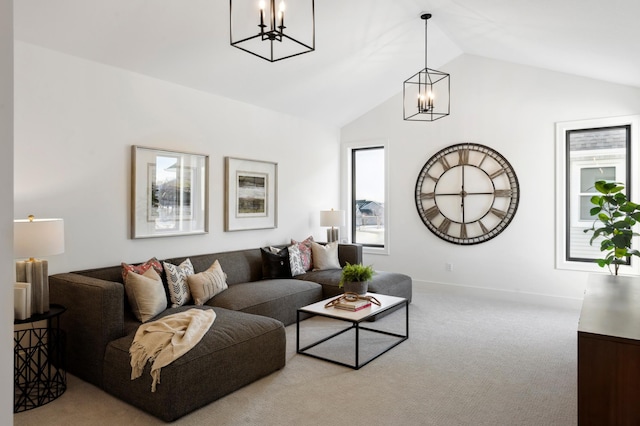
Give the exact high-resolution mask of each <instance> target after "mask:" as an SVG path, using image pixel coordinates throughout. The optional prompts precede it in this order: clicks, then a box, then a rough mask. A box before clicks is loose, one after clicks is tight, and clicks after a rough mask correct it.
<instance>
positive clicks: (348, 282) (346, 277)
mask: <svg viewBox="0 0 640 426" xmlns="http://www.w3.org/2000/svg"><path fill="white" fill-rule="evenodd" d="M374 273H375V272H374V270H373V267H372V266H371V265H367V266H365V265H363V264H361V263H356V264H353V265H352V264H350V263H349V262H347V264H346V265H345V266H344V268H342V276H341V277H340V287H343V286H344V291H345V293H347V292H348V293H357V294H366V292H367V290H368V289H369V281H371V278H372V277H373V274H374Z"/></svg>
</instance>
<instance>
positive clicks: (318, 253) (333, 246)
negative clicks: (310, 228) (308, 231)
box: [311, 241, 341, 271]
mask: <svg viewBox="0 0 640 426" xmlns="http://www.w3.org/2000/svg"><path fill="white" fill-rule="evenodd" d="M311 252H312V253H313V256H312V259H313V270H314V271H321V270H323V269H341V266H340V260H339V259H338V242H337V241H334V242H332V243H328V244H326V245H322V244H318V243H316V242H315V241H314V242H312V243H311Z"/></svg>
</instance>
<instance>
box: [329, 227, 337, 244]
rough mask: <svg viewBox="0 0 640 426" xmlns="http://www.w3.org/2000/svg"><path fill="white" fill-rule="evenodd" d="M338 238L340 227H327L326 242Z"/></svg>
mask: <svg viewBox="0 0 640 426" xmlns="http://www.w3.org/2000/svg"><path fill="white" fill-rule="evenodd" d="M339 240H340V228H329V229H327V242H328V243H332V242H334V241H339Z"/></svg>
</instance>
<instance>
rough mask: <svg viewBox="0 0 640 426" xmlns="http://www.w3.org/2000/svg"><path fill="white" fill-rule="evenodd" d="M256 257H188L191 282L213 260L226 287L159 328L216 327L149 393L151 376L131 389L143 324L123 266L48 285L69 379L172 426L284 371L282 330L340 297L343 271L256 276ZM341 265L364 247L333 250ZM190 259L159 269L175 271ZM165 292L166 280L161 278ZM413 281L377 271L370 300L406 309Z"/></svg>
mask: <svg viewBox="0 0 640 426" xmlns="http://www.w3.org/2000/svg"><path fill="white" fill-rule="evenodd" d="M263 256H264V255H263V253H262V252H261V249H260V248H255V249H246V250H238V251H228V252H221V253H211V254H202V255H196V256H189V257H188V259H190V261H191V263H192V265H193V269H194V271H195V273H198V272H200V271H205V270H207V268H208V267H209V266H210V265H211V264H212V263H213V262H214V261H215V260H218V261H219V264H220V266H221V267H222V270H223V271H224V273H225V274H226V282H227V285H228V288H227V289H226V290H224V291H222V292H221V293H219V294H217V295H215V296H214V297H213V298H211V299H210V300H208V301H207V302H206V303H205V304H204V305H203V306H194V305H184V306H179V307H175V308H173V307H171V304H170V303H169V304H168V308H167V309H166V310H164V311H163V312H162V313H160V314H159V315H157V316H156V317H154V318H153V319H158V318H161V317H164V316H167V315H170V314H173V313H177V312H181V311H185V310H187V309H191V308H196V309H213V310H214V311H215V313H216V319H215V321H214V324H213V326H212V327H211V328H210V329H209V330H208V332H207V333H206V334H205V335H204V337H203V338H202V340H201V341H200V342H199V343H198V344H197V345H196V346H194V347H193V349H191V350H190V351H189V352H187V353H186V354H185V355H183V356H182V357H180V358H178V359H177V360H175V361H174V362H172V363H171V364H169V365H167V366H165V367H164V368H162V372H161V381H160V383H159V384H158V385H157V389H156V391H155V392H151V391H150V389H151V382H152V379H151V376H150V374H149V370H150V367H149V365H147V366H146V367H145V370H144V372H143V374H142V376H141V377H139V378H137V379H136V380H131V366H130V357H129V348H130V347H131V344H132V342H133V338H134V335H135V332H136V330H137V329H138V327H139V326H140V325H141V321H140V320H139V319H137V318H136V317H135V316H134V314H133V313H132V309H131V306H130V304H129V303H128V301H127V295H126V292H125V286H124V281H123V276H122V267H121V266H111V267H102V268H97V269H89V270H83V271H76V272H70V273H61V274H56V275H52V276H51V277H50V279H49V280H50V301H51V303H56V304H60V305H63V306H65V307H66V308H67V310H66V312H65V314H64V315H62V316H61V317H60V328H61V329H62V330H63V332H64V333H65V335H66V353H65V355H66V364H67V369H68V371H69V373H71V374H73V375H75V376H77V377H79V378H81V379H83V380H86V381H87V382H90V383H92V384H94V385H96V386H98V387H100V388H102V389H104V390H105V391H106V392H108V393H110V394H112V395H114V396H116V397H118V398H120V399H122V400H124V401H126V402H128V403H130V404H132V405H134V406H136V407H138V408H140V409H142V410H144V411H146V412H148V413H150V414H152V415H154V416H156V417H158V418H160V419H162V420H164V421H167V422H170V421H173V420H176V419H177V418H179V417H182V416H184V415H185V414H188V413H189V412H191V411H193V410H196V409H198V408H200V407H202V406H204V405H206V404H208V403H210V402H212V401H215V400H216V399H219V398H221V397H223V396H224V395H227V394H229V393H231V392H233V391H235V390H237V389H239V388H241V387H243V386H245V385H247V384H249V383H251V382H253V381H255V380H258V379H260V378H262V377H264V376H266V375H269V374H271V373H272V372H274V371H276V370H279V369H281V368H283V367H284V366H285V353H286V346H285V345H286V340H285V330H284V327H285V326H286V325H289V324H292V323H294V322H295V321H296V310H297V309H298V308H300V307H302V306H305V305H307V304H310V303H314V302H317V301H320V300H322V299H324V298H327V297H331V296H334V295H337V294H339V293H341V292H342V290H341V289H339V281H340V273H341V270H340V269H328V270H319V271H313V270H310V271H308V272H306V273H304V274H301V275H297V276H295V277H290V278H289V277H286V278H268V277H265V276H263V266H264V262H263ZM338 257H339V262H340V265H341V266H344V265H345V264H346V262H349V263H352V264H353V263H361V262H362V247H361V246H359V245H355V244H340V245H339V246H338ZM185 259H187V257H181V258H174V259H167V260H164V262H168V263H171V264H175V265H178V264H181V263H182V262H183V261H185ZM163 280H164V281H165V285H166V277H163ZM411 287H412V281H411V278H410V277H409V276H407V275H404V274H399V273H388V272H378V273H376V275H374V279H373V281H372V282H371V283H370V286H369V291H371V292H377V293H382V294H389V295H393V296H400V297H405V298H407V299H409V300H411Z"/></svg>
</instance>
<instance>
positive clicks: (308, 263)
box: [291, 236, 313, 271]
mask: <svg viewBox="0 0 640 426" xmlns="http://www.w3.org/2000/svg"><path fill="white" fill-rule="evenodd" d="M312 241H313V236H308V237H307V238H306V239H305V240H304V241H299V242H298V241H296V240H294V239H292V240H291V244H292V245H294V246H296V247H298V250H300V258H301V259H302V267H303V268H304V270H305V271H310V270H311V269H313V257H312V254H311V242H312Z"/></svg>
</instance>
